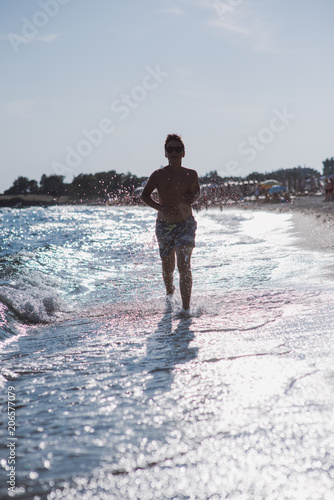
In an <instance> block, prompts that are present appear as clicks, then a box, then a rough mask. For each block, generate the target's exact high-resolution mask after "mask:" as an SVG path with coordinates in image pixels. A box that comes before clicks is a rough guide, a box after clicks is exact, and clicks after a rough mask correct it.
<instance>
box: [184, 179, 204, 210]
mask: <svg viewBox="0 0 334 500" xmlns="http://www.w3.org/2000/svg"><path fill="white" fill-rule="evenodd" d="M200 194H201V190H200V187H199V181H198V175H197V173H196V172H194V180H193V183H192V185H191V188H190V191H189V192H188V193H187V194H185V195H184V199H185V200H186V202H187V203H189V204H190V205H192V204H193V203H195V201H196V200H198V198H199V196H200Z"/></svg>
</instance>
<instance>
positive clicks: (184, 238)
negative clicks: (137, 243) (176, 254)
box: [155, 215, 197, 259]
mask: <svg viewBox="0 0 334 500" xmlns="http://www.w3.org/2000/svg"><path fill="white" fill-rule="evenodd" d="M196 228H197V222H196V221H195V219H194V217H193V216H192V215H191V216H190V217H188V219H186V220H184V221H182V222H178V223H176V224H168V223H167V222H162V221H160V220H157V221H156V225H155V234H156V236H157V240H158V243H159V252H160V257H161V258H162V259H164V258H165V257H167V255H169V254H170V252H171V251H172V250H173V248H174V247H179V246H186V247H194V246H195V232H196Z"/></svg>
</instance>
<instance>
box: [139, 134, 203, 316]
mask: <svg viewBox="0 0 334 500" xmlns="http://www.w3.org/2000/svg"><path fill="white" fill-rule="evenodd" d="M165 156H166V158H167V159H168V165H167V166H165V167H163V168H161V169H159V170H155V171H154V172H153V173H152V175H151V176H150V178H149V179H148V181H147V183H146V186H145V187H144V190H143V192H142V195H141V198H142V200H143V201H144V203H146V204H147V205H148V206H149V207H151V208H154V209H155V210H157V212H158V215H157V220H156V228H155V232H156V236H157V239H158V244H159V252H160V257H161V261H162V276H163V280H164V283H165V287H166V293H167V300H168V302H170V300H171V298H172V296H173V293H174V291H175V287H174V285H173V276H174V269H175V256H176V262H177V268H178V270H179V274H180V293H181V299H182V310H181V313H183V314H189V309H190V297H191V289H192V274H191V263H190V261H191V254H192V251H193V248H194V246H195V232H196V228H197V222H196V221H195V219H194V217H193V214H192V208H191V205H192V204H193V203H194V202H195V201H196V200H197V199H198V197H199V195H200V187H199V182H198V175H197V173H196V171H195V170H191V169H189V168H185V167H182V158H183V157H184V156H185V148H184V144H183V141H182V139H181V138H180V137H179V136H178V135H176V134H169V135H168V136H167V138H166V141H165ZM155 189H156V190H157V192H158V202H156V201H154V199H153V198H152V196H151V195H152V193H153V191H154V190H155Z"/></svg>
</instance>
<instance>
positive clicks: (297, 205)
mask: <svg viewBox="0 0 334 500" xmlns="http://www.w3.org/2000/svg"><path fill="white" fill-rule="evenodd" d="M242 206H243V207H244V209H245V210H265V211H272V212H277V213H282V212H292V215H293V224H294V228H293V231H294V233H295V234H296V236H298V244H299V245H301V246H303V247H305V248H308V249H311V250H323V251H333V250H334V202H333V201H331V202H325V201H324V196H300V197H296V198H293V199H292V201H291V202H289V203H264V202H259V203H256V202H245V203H243V205H242Z"/></svg>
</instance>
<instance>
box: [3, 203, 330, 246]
mask: <svg viewBox="0 0 334 500" xmlns="http://www.w3.org/2000/svg"><path fill="white" fill-rule="evenodd" d="M116 204H117V206H138V204H136V203H130V204H129V203H120V202H119V200H118V201H116V200H115V202H114V205H116ZM57 205H60V206H65V205H106V206H113V203H112V202H110V201H108V200H102V199H87V200H83V201H81V200H75V199H73V198H71V197H70V196H62V197H59V198H56V197H54V196H51V195H38V194H26V195H0V209H1V208H28V207H34V206H39V207H48V206H57ZM139 205H141V204H140V203H139ZM210 208H220V209H221V210H222V211H223V210H230V209H239V210H248V211H260V210H261V211H267V212H275V213H286V212H291V213H292V221H293V225H294V227H293V229H292V231H293V232H294V234H295V235H296V236H297V238H298V246H300V245H301V246H303V247H304V248H307V249H311V250H318V251H319V250H320V251H333V250H334V202H333V201H329V202H328V201H327V202H326V201H324V195H304V196H296V197H293V198H292V200H291V201H290V202H284V203H283V202H279V203H273V202H265V201H264V200H259V201H255V200H245V201H241V202H230V203H226V204H221V203H219V204H210V205H209V206H208V208H207V209H208V210H209V209H210ZM201 210H206V208H205V207H201V208H199V210H196V207H194V211H201Z"/></svg>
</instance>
